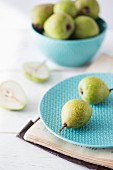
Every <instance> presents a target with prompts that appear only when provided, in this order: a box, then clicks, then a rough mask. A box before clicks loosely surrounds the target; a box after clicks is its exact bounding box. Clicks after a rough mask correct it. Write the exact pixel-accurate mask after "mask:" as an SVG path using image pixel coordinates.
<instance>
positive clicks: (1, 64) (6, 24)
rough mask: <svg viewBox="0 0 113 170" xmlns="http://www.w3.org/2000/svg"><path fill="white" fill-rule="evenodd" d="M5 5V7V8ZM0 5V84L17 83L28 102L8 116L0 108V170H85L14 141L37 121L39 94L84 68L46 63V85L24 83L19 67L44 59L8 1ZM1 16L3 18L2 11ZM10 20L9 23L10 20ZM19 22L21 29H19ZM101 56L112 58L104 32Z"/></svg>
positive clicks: (110, 36) (112, 36)
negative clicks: (47, 69)
mask: <svg viewBox="0 0 113 170" xmlns="http://www.w3.org/2000/svg"><path fill="white" fill-rule="evenodd" d="M1 2H2V3H1ZM5 2H7V3H6V4H5ZM11 2H13V3H12V4H13V5H15V4H16V3H15V2H18V3H19V2H20V1H13V0H12V1H11ZM0 3H1V4H0V5H1V6H0V10H1V11H2V9H3V8H4V7H5V11H7V16H9V19H8V20H7V17H6V16H2V20H0V82H2V81H4V80H15V81H17V82H18V83H20V84H21V86H22V87H23V88H24V91H25V92H26V94H27V96H28V99H29V103H28V105H27V107H26V108H25V110H23V111H18V112H12V111H7V110H3V109H1V108H0V170H15V169H16V170H36V169H37V170H53V169H54V170H70V169H77V170H85V169H87V168H85V167H81V166H79V165H75V164H73V163H70V162H67V161H65V160H63V159H61V158H58V157H56V156H54V155H52V154H50V153H48V152H46V151H44V150H42V149H40V148H38V147H35V146H33V145H31V144H28V143H27V142H24V141H21V140H20V139H18V138H16V134H17V133H18V132H19V131H20V130H21V129H22V128H23V126H24V125H25V124H26V123H27V122H28V121H29V120H30V119H32V120H35V119H36V118H37V117H38V112H37V108H38V102H39V99H40V97H41V96H42V95H43V93H44V92H45V91H47V90H48V88H50V87H51V86H53V85H54V84H56V83H57V82H59V81H60V80H63V79H64V78H67V77H69V76H73V75H76V74H79V73H82V72H84V71H85V69H86V68H87V65H86V66H84V67H82V68H73V69H72V68H64V67H60V66H57V65H55V64H53V63H51V62H49V61H48V62H47V64H48V66H49V67H50V68H51V69H52V70H53V71H52V74H51V78H50V79H49V80H48V81H47V82H46V83H44V84H36V83H33V82H31V81H29V80H27V79H26V78H25V77H24V76H23V74H22V72H21V67H22V64H23V63H24V62H25V61H28V60H43V59H44V56H43V55H42V54H40V52H39V51H38V49H37V46H36V44H35V43H34V42H33V40H32V37H31V35H30V30H29V28H26V27H25V26H26V24H25V23H24V21H26V23H27V21H28V20H26V19H25V18H24V17H20V15H19V14H18V13H17V11H16V10H15V11H13V13H11V11H12V10H11V9H9V8H8V7H7V8H6V6H7V5H8V3H9V1H0ZM18 3H17V4H18ZM19 7H20V6H19V5H18V8H19ZM24 7H25V6H24ZM7 9H8V10H7ZM2 14H3V15H4V11H3V12H2ZM14 15H16V16H17V18H18V22H17V21H16V22H15V23H16V24H15V23H14V22H13V21H14V18H13V17H14ZM11 18H12V20H10V19H11ZM3 19H4V20H3ZM19 19H20V20H19ZM6 20H7V21H6ZM21 22H22V23H23V25H22V27H20V23H21ZM1 23H2V24H1ZM12 24H13V27H12ZM102 52H105V53H108V54H111V55H113V31H112V30H109V31H108V32H107V36H106V39H105V41H104V43H103V46H102V48H101V49H100V51H99V52H98V55H99V54H100V53H102Z"/></svg>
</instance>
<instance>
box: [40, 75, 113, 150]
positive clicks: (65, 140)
mask: <svg viewBox="0 0 113 170" xmlns="http://www.w3.org/2000/svg"><path fill="white" fill-rule="evenodd" d="M92 74H106V75H107V74H108V75H112V76H113V73H106V72H105V73H104V72H103V73H99V72H97V73H94V72H92V73H83V74H77V75H75V76H70V77H68V78H65V79H63V80H61V81H59V82H58V83H56V84H54V85H53V86H51V87H50V88H49V89H48V90H47V91H46V92H45V93H44V94H43V96H42V97H41V99H40V100H39V103H38V114H39V117H40V118H41V121H42V123H43V124H44V126H45V127H46V128H47V129H48V131H49V132H51V133H52V134H53V135H55V136H56V137H58V138H59V139H61V140H63V141H64V142H68V143H71V144H75V145H78V146H84V147H89V148H100V149H101V148H106V149H107V148H113V144H112V145H106V146H105V145H90V144H84V143H79V142H74V141H72V140H69V139H67V138H64V137H63V136H60V135H58V134H57V133H55V132H54V131H53V130H52V129H50V128H49V127H48V126H47V125H46V123H45V122H44V120H43V117H42V115H41V111H40V105H41V101H42V99H43V98H44V96H45V95H46V94H47V93H48V92H49V91H50V90H51V89H53V88H54V87H55V86H56V85H58V84H60V83H62V82H64V81H65V80H68V79H71V78H74V77H79V76H82V75H92Z"/></svg>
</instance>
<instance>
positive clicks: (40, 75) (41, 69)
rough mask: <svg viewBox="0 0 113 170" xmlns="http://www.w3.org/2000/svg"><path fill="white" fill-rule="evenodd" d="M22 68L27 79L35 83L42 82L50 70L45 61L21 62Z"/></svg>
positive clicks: (47, 76) (46, 78)
mask: <svg viewBox="0 0 113 170" xmlns="http://www.w3.org/2000/svg"><path fill="white" fill-rule="evenodd" d="M22 69H23V73H24V75H25V76H26V77H27V78H28V79H29V80H32V81H34V82H37V83H43V82H45V81H46V80H48V78H49V77H50V70H49V69H48V67H47V66H46V63H45V62H35V61H32V62H26V63H24V64H23V67H22Z"/></svg>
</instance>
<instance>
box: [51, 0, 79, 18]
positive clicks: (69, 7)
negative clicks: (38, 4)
mask: <svg viewBox="0 0 113 170" xmlns="http://www.w3.org/2000/svg"><path fill="white" fill-rule="evenodd" d="M59 12H64V13H67V14H69V15H70V16H72V17H75V16H76V15H77V9H76V6H75V3H74V2H73V1H69V0H66V1H60V2H58V3H57V4H56V5H55V6H54V13H59Z"/></svg>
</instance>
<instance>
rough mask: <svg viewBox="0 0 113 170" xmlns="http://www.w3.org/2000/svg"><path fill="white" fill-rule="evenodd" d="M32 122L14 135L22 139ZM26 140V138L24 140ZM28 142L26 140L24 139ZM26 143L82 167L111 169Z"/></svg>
mask: <svg viewBox="0 0 113 170" xmlns="http://www.w3.org/2000/svg"><path fill="white" fill-rule="evenodd" d="M39 119H40V118H38V119H37V120H36V121H35V122H37V121H38V120H39ZM35 122H33V121H32V120H30V121H29V122H28V123H27V124H26V125H25V127H24V128H23V129H22V130H21V131H20V132H19V133H18V134H17V135H16V137H18V138H20V139H22V140H24V134H25V133H26V131H27V130H28V129H29V128H30V127H31V126H32V125H33V124H34V123H35ZM24 141H26V140H24ZM26 142H28V141H26ZM28 143H31V144H33V145H35V146H38V147H40V148H41V149H43V150H45V151H47V152H50V153H51V154H53V155H56V156H58V157H60V158H63V159H65V160H67V161H70V162H72V163H75V164H78V165H81V166H84V167H87V168H88V169H91V170H111V169H110V168H106V167H103V166H99V165H95V164H92V163H88V162H85V161H82V160H79V159H76V158H72V157H70V156H66V155H64V154H62V153H59V152H56V151H54V150H51V149H49V148H47V147H44V146H41V145H39V144H35V143H32V142H28Z"/></svg>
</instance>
